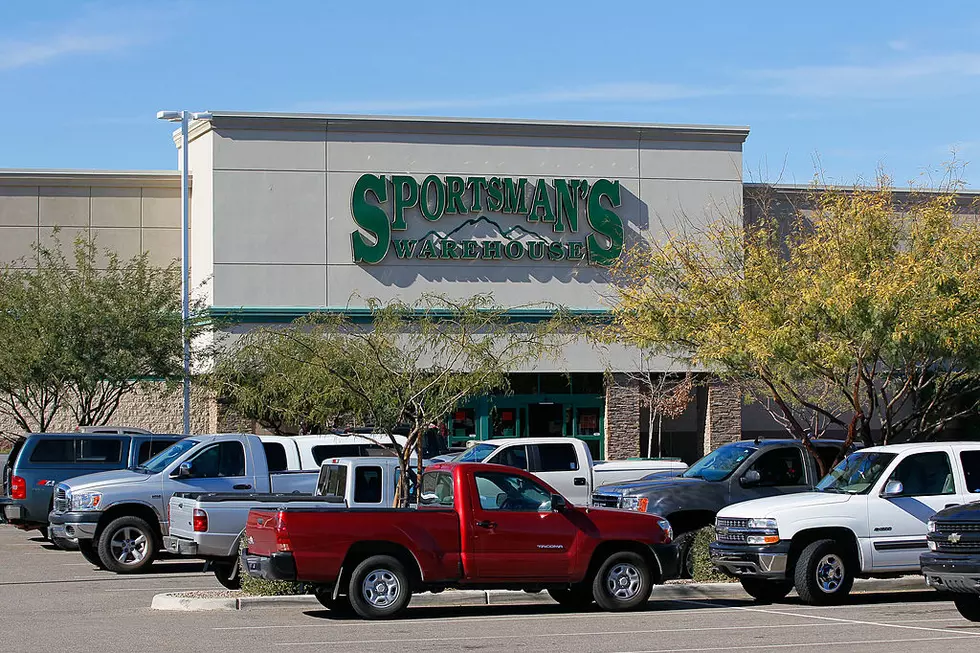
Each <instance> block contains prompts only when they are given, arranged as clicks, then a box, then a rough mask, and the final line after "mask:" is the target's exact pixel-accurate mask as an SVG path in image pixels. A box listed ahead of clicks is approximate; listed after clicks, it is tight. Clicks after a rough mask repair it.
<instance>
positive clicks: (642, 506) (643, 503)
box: [619, 497, 650, 512]
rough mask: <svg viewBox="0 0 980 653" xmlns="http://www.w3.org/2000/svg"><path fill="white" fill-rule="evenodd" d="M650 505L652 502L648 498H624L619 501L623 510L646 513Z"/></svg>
mask: <svg viewBox="0 0 980 653" xmlns="http://www.w3.org/2000/svg"><path fill="white" fill-rule="evenodd" d="M648 505H650V500H649V499H647V498H646V497H622V498H621V499H620V500H619V507H620V508H622V509H623V510H636V511H637V512H646V511H647V506H648Z"/></svg>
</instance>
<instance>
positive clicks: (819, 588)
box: [793, 540, 854, 605]
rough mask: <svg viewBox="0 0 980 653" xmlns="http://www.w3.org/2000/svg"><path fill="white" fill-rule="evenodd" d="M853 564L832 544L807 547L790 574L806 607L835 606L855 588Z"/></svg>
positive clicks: (837, 545) (839, 547)
mask: <svg viewBox="0 0 980 653" xmlns="http://www.w3.org/2000/svg"><path fill="white" fill-rule="evenodd" d="M852 566H853V563H852V562H851V559H850V558H849V557H848V556H847V555H845V553H844V551H843V549H842V547H841V545H840V544H838V543H837V542H836V541H835V540H817V541H816V542H813V543H811V544H808V545H807V547H806V548H805V549H803V552H802V553H800V557H799V558H798V559H797V561H796V569H795V570H794V572H793V579H794V581H795V582H794V584H795V585H796V591H797V593H798V594H799V595H800V600H801V601H803V603H806V604H807V605H837V604H839V603H841V602H843V601H844V600H845V599H846V598H847V595H848V594H849V593H850V591H851V587H852V586H853V585H854V572H853V571H852Z"/></svg>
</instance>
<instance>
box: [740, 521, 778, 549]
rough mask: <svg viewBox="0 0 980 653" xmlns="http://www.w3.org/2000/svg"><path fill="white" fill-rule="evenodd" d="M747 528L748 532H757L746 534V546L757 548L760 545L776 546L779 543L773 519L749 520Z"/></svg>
mask: <svg viewBox="0 0 980 653" xmlns="http://www.w3.org/2000/svg"><path fill="white" fill-rule="evenodd" d="M747 528H748V530H749V531H758V532H756V533H746V535H745V543H746V544H753V545H756V546H758V545H760V544H777V543H778V542H779V529H777V528H776V520H775V519H750V520H749V523H748V524H747Z"/></svg>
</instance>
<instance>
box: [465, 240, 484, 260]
mask: <svg viewBox="0 0 980 653" xmlns="http://www.w3.org/2000/svg"><path fill="white" fill-rule="evenodd" d="M479 256H480V243H478V242H476V241H475V240H464V241H463V260H465V261H472V260H473V259H475V258H478V257H479Z"/></svg>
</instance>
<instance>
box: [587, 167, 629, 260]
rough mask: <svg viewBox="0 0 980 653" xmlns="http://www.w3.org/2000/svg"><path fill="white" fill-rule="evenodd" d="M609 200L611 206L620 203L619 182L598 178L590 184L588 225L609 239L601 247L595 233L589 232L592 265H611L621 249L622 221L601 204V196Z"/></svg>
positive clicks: (588, 241) (613, 206)
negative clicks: (606, 243) (607, 242)
mask: <svg viewBox="0 0 980 653" xmlns="http://www.w3.org/2000/svg"><path fill="white" fill-rule="evenodd" d="M603 197H605V198H606V199H608V200H609V205H610V206H611V207H612V208H615V207H618V206H619V205H620V204H621V197H620V186H619V182H618V181H615V182H612V181H609V180H608V179H599V180H596V181H595V182H594V183H593V184H592V192H591V193H589V206H588V212H587V216H588V219H589V226H590V227H592V229H593V230H594V231H596V232H597V233H598V234H600V235H602V236H605V237H606V238H607V239H608V240H609V246H608V247H603V246H602V245H601V244H600V242H599V239H598V238H596V236H595V234H589V237H588V239H587V240H586V242H587V243H588V251H589V261H590V262H591V263H593V264H594V265H611V264H612V263H613V262H614V261H615V260H616V259H617V258H619V255H620V254H621V253H622V251H623V221H622V219H621V218H620V217H619V216H618V215H616V213H615V212H613V211H612V210H610V209H607V208H606V207H604V206H603V205H602V198H603Z"/></svg>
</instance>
